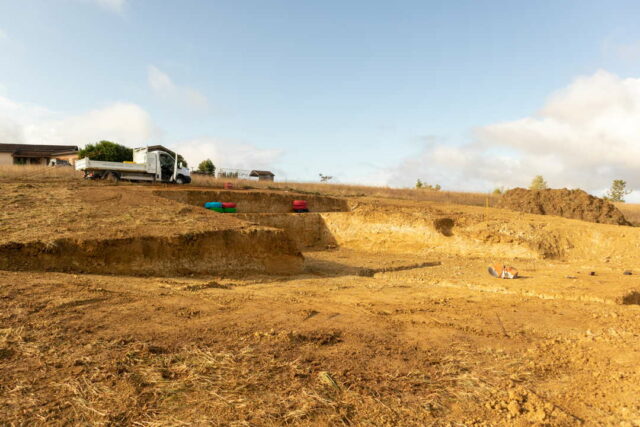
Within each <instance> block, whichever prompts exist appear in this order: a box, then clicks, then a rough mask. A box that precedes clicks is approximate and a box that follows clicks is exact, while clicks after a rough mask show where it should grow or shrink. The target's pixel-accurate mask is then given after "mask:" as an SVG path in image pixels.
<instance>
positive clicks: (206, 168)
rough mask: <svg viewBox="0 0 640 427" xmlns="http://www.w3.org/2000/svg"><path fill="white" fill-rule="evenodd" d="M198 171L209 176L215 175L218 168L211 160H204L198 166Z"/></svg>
mask: <svg viewBox="0 0 640 427" xmlns="http://www.w3.org/2000/svg"><path fill="white" fill-rule="evenodd" d="M198 171H199V172H202V173H206V174H209V175H215V173H216V166H215V165H214V164H213V162H212V161H211V159H207V160H203V161H201V162H200V164H199V165H198Z"/></svg>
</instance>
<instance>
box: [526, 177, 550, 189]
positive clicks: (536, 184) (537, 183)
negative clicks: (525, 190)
mask: <svg viewBox="0 0 640 427" xmlns="http://www.w3.org/2000/svg"><path fill="white" fill-rule="evenodd" d="M547 188H549V187H548V186H547V181H545V180H544V178H543V177H542V175H536V177H535V178H533V179H532V180H531V185H530V186H529V190H546V189H547Z"/></svg>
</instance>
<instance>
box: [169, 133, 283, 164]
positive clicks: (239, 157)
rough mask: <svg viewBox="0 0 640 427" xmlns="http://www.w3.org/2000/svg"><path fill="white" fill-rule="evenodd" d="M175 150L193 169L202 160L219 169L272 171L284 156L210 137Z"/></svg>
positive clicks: (190, 141)
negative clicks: (209, 160) (206, 160)
mask: <svg viewBox="0 0 640 427" xmlns="http://www.w3.org/2000/svg"><path fill="white" fill-rule="evenodd" d="M175 148H176V150H177V151H178V152H179V153H181V154H182V155H183V156H184V158H185V159H186V160H187V161H188V162H189V165H190V166H193V167H197V166H198V163H199V162H201V161H202V160H205V159H211V160H212V161H213V163H214V164H215V165H216V167H218V168H229V169H270V168H272V167H273V164H274V162H275V161H276V160H278V159H279V158H280V156H281V155H282V152H281V151H280V150H268V149H261V148H258V147H255V146H253V145H251V144H248V143H243V142H237V141H228V140H222V139H216V138H210V137H203V138H196V139H191V140H188V141H183V142H180V143H178V144H177V145H176V147H175Z"/></svg>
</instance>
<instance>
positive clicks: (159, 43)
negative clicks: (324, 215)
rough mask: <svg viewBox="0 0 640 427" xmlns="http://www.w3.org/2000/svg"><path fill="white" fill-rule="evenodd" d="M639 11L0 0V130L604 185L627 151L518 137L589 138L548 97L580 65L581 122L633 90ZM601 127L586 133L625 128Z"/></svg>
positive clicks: (359, 177)
mask: <svg viewBox="0 0 640 427" xmlns="http://www.w3.org/2000/svg"><path fill="white" fill-rule="evenodd" d="M638 22H640V3H638V2H637V1H608V2H603V1H584V0H581V1H526V2H525V1H521V2H517V1H478V0H474V1H472V0H470V1H455V2H452V1H398V2H389V1H322V2H319V1H300V0H298V1H267V0H262V1H257V0H256V1H241V0H236V1H205V0H199V1H196V0H182V1H162V2H160V1H152V0H21V1H13V0H0V96H1V97H3V98H2V99H3V100H4V107H3V108H0V138H3V139H5V140H6V139H10V138H13V139H18V140H22V141H25V142H34V143H38V142H40V143H46V142H52V143H64V142H72V143H78V144H80V145H83V144H84V143H90V142H95V141H94V140H96V139H115V140H118V139H119V140H120V142H124V143H126V144H128V145H145V144H149V143H155V142H160V143H163V144H166V145H169V146H172V147H176V148H178V149H180V150H182V151H183V152H185V154H186V155H187V160H189V161H190V163H192V164H193V163H197V162H198V161H200V160H202V159H203V158H206V157H211V158H212V160H213V161H214V163H216V164H217V165H218V166H222V167H225V166H226V167H240V168H253V167H255V168H271V169H274V170H276V171H277V172H278V177H280V178H281V179H285V178H286V179H289V180H317V177H318V173H324V174H329V175H333V176H335V177H336V179H338V180H339V181H341V182H360V183H372V184H382V185H394V186H410V185H412V184H413V183H414V182H415V180H416V179H417V178H421V179H422V180H424V181H427V182H434V183H435V182H438V183H441V184H442V185H443V186H444V187H445V188H449V189H469V190H490V189H491V187H493V186H500V185H505V186H512V185H527V184H528V181H530V179H531V177H532V175H534V174H536V173H545V176H546V177H547V180H548V181H550V182H549V183H550V184H551V185H553V186H585V187H587V189H589V190H590V191H594V192H596V191H599V190H600V189H603V188H606V187H607V186H608V184H609V183H610V182H611V180H612V179H615V178H624V179H627V180H628V181H629V183H630V184H632V185H633V183H634V182H636V181H637V180H638V179H640V175H638V174H637V173H635V174H634V172H633V171H634V168H635V166H636V165H635V163H634V164H627V163H628V161H626V160H625V161H622V160H621V161H616V159H615V158H612V159H611V160H607V159H604V160H603V163H602V164H601V165H600V164H596V163H594V162H596V161H597V160H598V159H597V158H596V159H593V158H585V159H582V160H581V161H580V162H578V163H575V162H576V160H575V159H573V156H572V155H571V154H570V153H569V154H566V153H565V154H562V155H561V154H557V155H556V154H553V153H543V154H541V153H539V152H537V151H536V149H535V147H534V148H532V147H531V146H526V147H523V146H522V143H521V141H523V140H526V141H530V144H532V145H536V144H537V143H536V137H540V138H541V140H543V143H541V146H544V147H547V149H548V150H551V151H553V147H554V146H556V145H558V144H561V145H562V144H563V138H567V139H568V140H571V139H572V138H574V139H576V140H577V139H580V138H584V137H585V136H584V135H582V134H580V132H582V130H581V129H582V127H577V124H576V123H577V122H576V121H575V120H574V121H570V122H566V121H563V120H565V119H566V117H565V116H566V115H565V114H564V113H563V112H562V111H564V110H562V108H560V110H562V111H560V112H558V111H559V110H558V111H556V110H557V109H556V110H554V111H555V113H552V114H551V115H550V116H549V115H545V114H544V113H543V114H542V115H541V113H540V112H541V111H542V112H544V111H545V109H547V107H548V105H549V102H551V101H550V99H554V97H556V98H557V96H563V95H562V93H565V96H569V95H567V93H566V92H571V91H572V89H571V88H574V87H575V85H576V84H578V83H579V82H580V81H581V80H580V79H587V80H588V81H587V83H585V84H584V85H582V89H581V90H582V92H580V93H577V94H573V95H571V96H572V98H571V97H570V98H571V99H560V100H559V101H558V102H557V103H559V104H560V105H565V106H567V105H568V106H571V108H573V107H572V106H574V103H575V102H577V103H578V104H580V105H581V101H580V100H585V99H588V100H590V101H588V102H587V103H592V104H597V105H600V104H602V103H606V105H607V109H606V111H604V112H603V111H600V113H602V114H600V113H598V114H596V115H595V116H594V115H591V116H588V117H585V118H583V119H584V120H588V121H589V123H596V122H598V123H600V122H601V121H602V120H601V119H602V117H609V116H610V115H611V111H617V110H618V109H619V108H620V105H619V104H618V103H620V102H624V101H620V99H623V98H624V99H626V98H625V97H624V96H622V98H620V99H618V98H616V99H604V100H602V99H600V98H598V99H597V100H595V99H592V98H593V97H597V96H601V97H602V96H603V95H602V94H601V93H602V92H604V93H607V92H611V90H604V91H599V92H598V93H599V94H600V95H599V94H593V93H591V92H590V91H591V88H593V87H595V86H597V85H600V86H604V87H609V86H607V85H611V87H612V88H623V91H625V90H626V91H627V92H628V93H629V96H630V97H631V98H632V101H631V102H635V100H636V95H637V94H636V93H635V89H634V88H635V85H634V84H635V83H637V82H636V80H635V79H636V77H638V66H639V65H640V26H638V25H637V23H638ZM598 73H599V74H598ZM603 76H604V77H603ZM589 79H590V80H589ZM577 82H578V83H577ZM578 86H580V85H578ZM612 90H613V91H615V89H612ZM563 91H564V92H563ZM558 93H560V95H558ZM625 93H626V92H625ZM564 101H566V102H564ZM563 102H564V104H563ZM585 102H586V101H585ZM634 105H635V104H634ZM567 108H569V107H567ZM572 111H573V110H572ZM585 114H586V113H585ZM632 114H635V110H633V112H632ZM632 117H633V116H632ZM523 120H524V121H523ZM527 120H528V121H527ZM549 120H551V121H554V125H553V126H547V125H548V124H549ZM620 120H622V121H623V122H625V123H626V122H628V121H632V120H631V119H630V118H621V119H620ZM556 122H557V123H556ZM614 122H615V123H618V122H616V121H615V120H614ZM3 124H4V131H3V127H2V126H3ZM556 125H557V126H556ZM540 126H545V129H544V130H541V129H540ZM571 126H574V127H575V129H573V132H574V133H573V134H571V135H567V134H566V133H565V131H567V129H565V128H567V127H571ZM94 128H95V130H94ZM554 129H555V131H554ZM554 132H555V133H554ZM567 132H568V131H567ZM602 132H603V129H602V128H600V127H598V128H597V129H594V130H593V132H591V133H589V135H590V136H589V138H591V137H593V138H595V139H594V140H593V141H592V140H590V139H588V138H587V140H584V142H583V144H585V145H586V146H583V147H582V148H583V149H584V151H590V150H589V146H590V145H592V144H596V146H597V147H596V151H598V152H600V151H602V150H603V149H606V147H608V146H610V145H611V144H612V142H611V141H612V140H615V139H616V138H618V139H620V138H623V140H622V141H617V140H616V141H617V142H613V143H614V144H620V147H621V149H622V148H624V147H627V146H631V145H632V144H633V141H632V140H629V138H628V137H627V136H624V135H623V136H620V135H618V134H617V133H619V132H618V130H616V129H615V128H613V127H612V128H611V134H610V135H609V134H608V133H607V132H608V130H607V129H606V128H605V129H604V133H605V134H606V135H605V136H606V138H604V139H603V138H601V137H599V136H597V135H601V134H602ZM631 133H632V132H631V130H630V131H629V132H628V134H631ZM594 135H595V136H594ZM514 138H515V139H514ZM624 138H627V139H624ZM516 139H517V140H516ZM569 145H570V144H569ZM549 147H551V148H549ZM572 147H573V148H574V149H575V150H574V151H577V152H581V151H583V150H582V149H580V146H573V145H572ZM462 157H464V161H462V160H461V158H462ZM592 157H593V156H592ZM599 157H600V158H601V160H602V156H599ZM487 158H490V159H499V161H498V162H497V163H499V164H504V166H501V167H499V168H498V170H493V169H492V163H493V161H487ZM605 160H606V161H605ZM596 166H599V167H600V169H599V171H598V172H597V173H595V172H594V171H593V168H594V167H596ZM639 166H640V165H639ZM576 168H578V169H580V171H575V170H574V169H576ZM594 174H595V175H596V178H597V179H596V178H594ZM618 175H625V176H618ZM636 185H637V186H639V187H640V181H638V182H637V184H636Z"/></svg>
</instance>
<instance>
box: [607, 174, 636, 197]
mask: <svg viewBox="0 0 640 427" xmlns="http://www.w3.org/2000/svg"><path fill="white" fill-rule="evenodd" d="M629 193H631V190H627V182H626V181H624V180H622V179H614V180H613V182H612V183H611V188H610V189H609V191H607V195H606V196H605V199H607V200H610V201H612V202H624V196H626V195H627V194H629Z"/></svg>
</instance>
